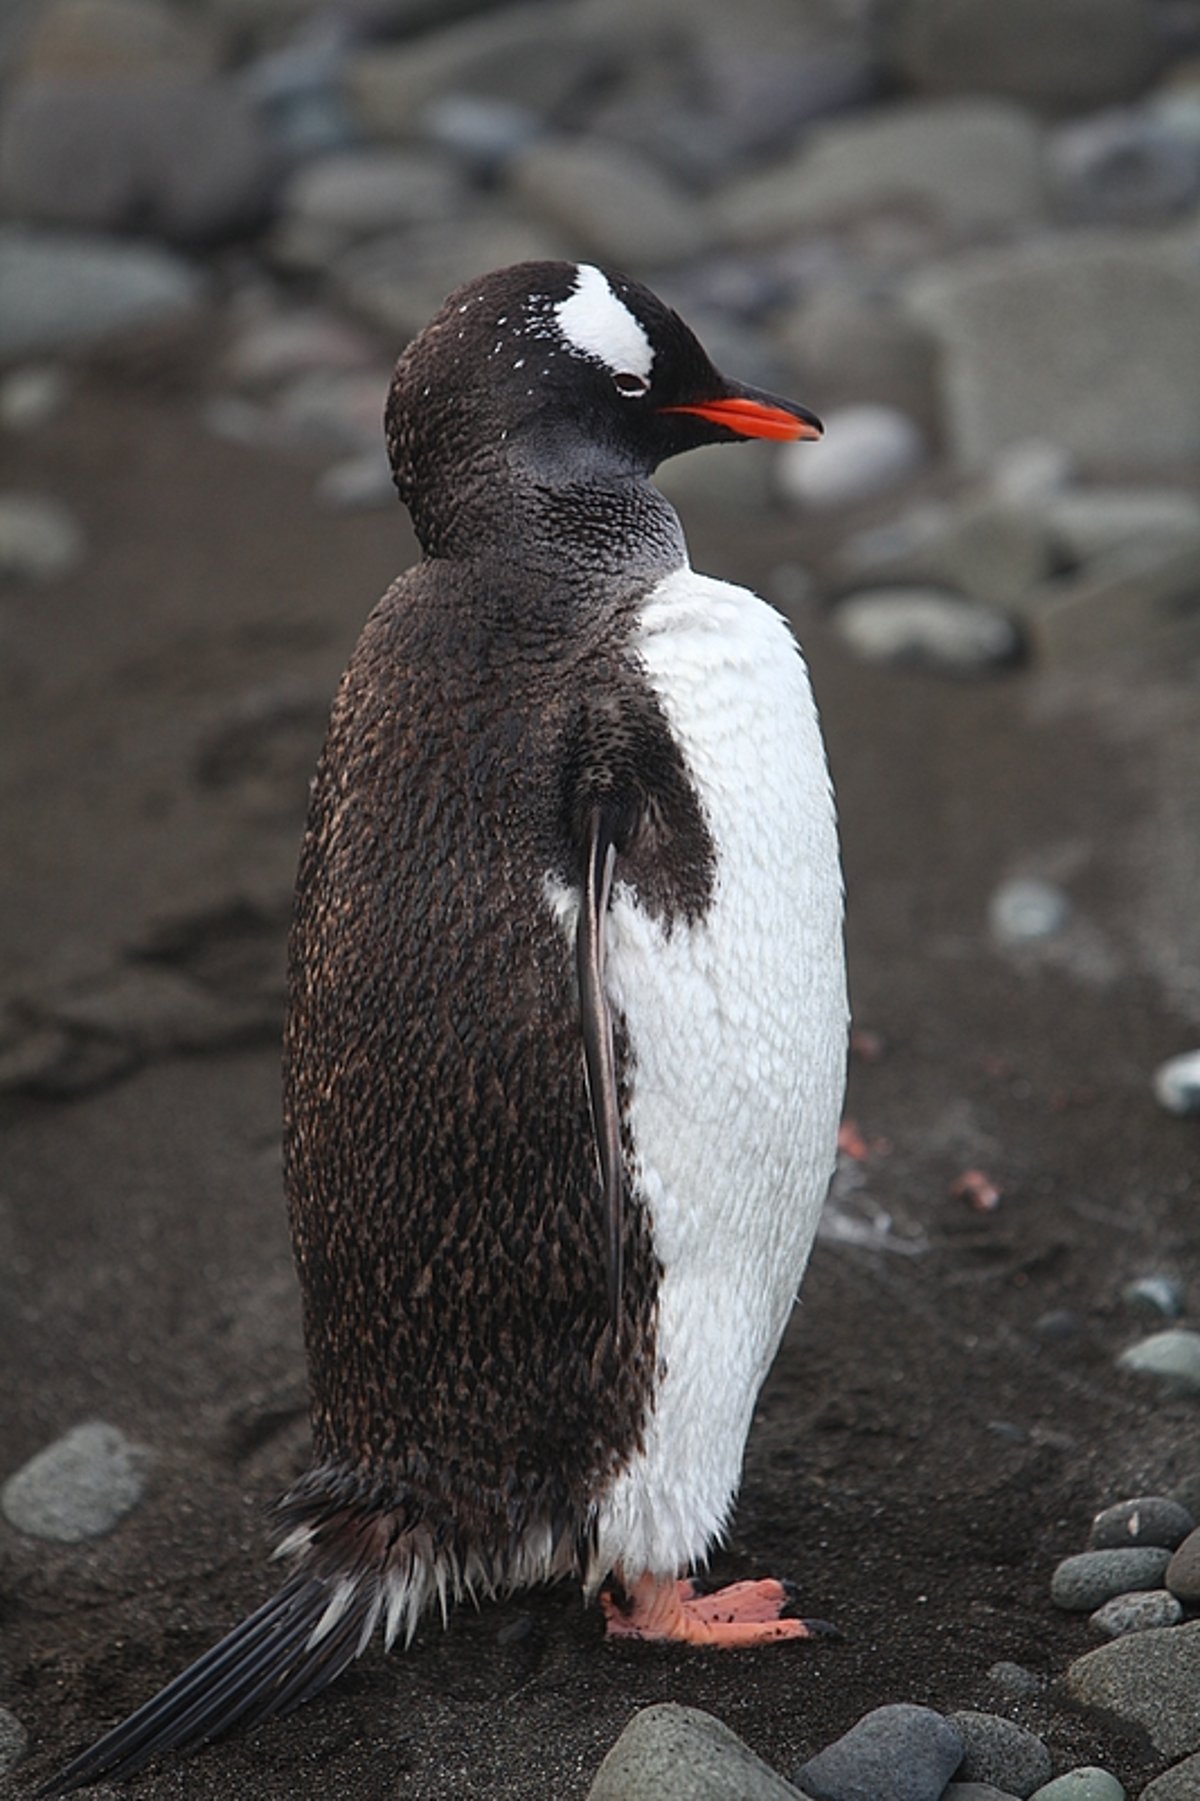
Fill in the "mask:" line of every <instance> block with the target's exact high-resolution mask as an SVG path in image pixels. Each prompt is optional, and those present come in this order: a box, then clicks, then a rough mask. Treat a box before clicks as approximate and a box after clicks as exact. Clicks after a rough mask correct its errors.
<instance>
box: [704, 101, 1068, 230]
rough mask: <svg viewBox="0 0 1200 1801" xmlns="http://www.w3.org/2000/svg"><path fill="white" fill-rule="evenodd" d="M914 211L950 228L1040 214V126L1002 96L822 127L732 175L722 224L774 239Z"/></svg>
mask: <svg viewBox="0 0 1200 1801" xmlns="http://www.w3.org/2000/svg"><path fill="white" fill-rule="evenodd" d="M897 209H899V211H900V212H901V213H915V215H916V216H917V217H918V218H923V219H927V220H929V221H930V222H931V223H932V224H933V226H934V227H935V229H937V230H939V231H943V232H946V233H949V234H951V235H953V236H961V237H971V236H973V235H975V234H977V233H985V232H992V231H998V230H1005V229H1011V228H1012V227H1013V226H1015V225H1021V224H1028V223H1029V221H1031V220H1036V219H1037V218H1039V217H1040V215H1041V213H1042V190H1041V175H1040V166H1039V140H1038V131H1037V127H1036V126H1035V125H1034V124H1033V122H1032V121H1031V120H1030V119H1029V118H1028V117H1027V116H1026V114H1025V113H1023V112H1022V111H1021V109H1020V108H1018V107H1012V106H1007V105H1005V104H1003V103H1002V102H998V101H957V100H954V101H936V102H932V103H930V104H928V105H924V106H907V107H902V108H898V109H895V110H893V111H890V112H885V113H869V114H867V115H865V116H863V117H861V118H853V119H848V120H845V121H838V122H837V123H834V124H829V125H822V126H818V127H816V128H815V129H814V130H812V131H811V132H809V133H807V134H806V136H805V138H804V142H803V145H802V147H801V148H800V150H799V151H798V152H796V153H795V154H794V155H793V156H791V157H790V158H789V159H788V160H787V161H785V162H782V163H779V164H776V165H775V166H774V167H772V168H769V169H767V170H764V171H763V172H762V173H761V174H757V175H751V176H747V177H745V178H743V179H742V180H741V181H734V182H731V183H730V184H729V185H728V186H727V187H726V188H725V189H724V190H723V192H722V193H721V195H720V196H719V197H718V200H717V202H716V208H715V210H716V217H717V221H718V227H719V229H721V230H722V231H723V234H724V236H725V238H726V240H727V241H729V242H730V243H735V244H757V243H764V242H768V243H769V242H772V241H775V240H779V239H785V238H788V237H793V236H796V235H798V234H800V233H803V232H808V231H813V230H816V229H818V228H820V227H823V226H828V225H833V224H837V223H839V222H843V221H849V222H852V221H855V220H858V219H861V218H862V217H863V216H865V215H871V214H878V213H885V212H893V211H895V210H897Z"/></svg>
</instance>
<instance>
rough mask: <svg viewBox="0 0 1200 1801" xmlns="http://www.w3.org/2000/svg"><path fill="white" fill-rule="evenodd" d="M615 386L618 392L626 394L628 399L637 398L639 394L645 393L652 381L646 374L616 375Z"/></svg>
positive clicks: (614, 378)
mask: <svg viewBox="0 0 1200 1801" xmlns="http://www.w3.org/2000/svg"><path fill="white" fill-rule="evenodd" d="M613 387H614V388H615V389H616V390H617V392H618V394H624V396H625V398H626V399H627V400H635V399H636V398H637V396H638V395H639V394H645V393H646V392H647V390H648V389H649V387H650V383H649V382H648V381H647V380H646V378H645V376H644V375H632V374H630V375H614V376H613Z"/></svg>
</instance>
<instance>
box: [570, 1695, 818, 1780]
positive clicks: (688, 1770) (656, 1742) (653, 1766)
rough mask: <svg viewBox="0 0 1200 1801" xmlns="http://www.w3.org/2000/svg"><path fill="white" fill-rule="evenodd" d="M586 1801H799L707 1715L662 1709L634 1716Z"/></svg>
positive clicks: (667, 1705) (670, 1704)
mask: <svg viewBox="0 0 1200 1801" xmlns="http://www.w3.org/2000/svg"><path fill="white" fill-rule="evenodd" d="M588 1801H797V1791H796V1789H794V1788H793V1787H792V1785H791V1783H789V1782H785V1781H784V1780H783V1778H782V1777H781V1776H777V1775H776V1773H775V1771H774V1770H772V1769H771V1768H770V1766H769V1765H768V1764H765V1763H763V1761H762V1759H761V1758H759V1757H756V1756H755V1755H754V1752H753V1751H751V1749H750V1747H749V1746H748V1745H744V1744H743V1743H742V1741H741V1739H740V1738H738V1737H737V1735H736V1733H733V1732H731V1731H730V1730H729V1728H728V1726H726V1725H724V1724H723V1723H722V1722H721V1721H720V1720H718V1719H714V1717H713V1716H712V1714H708V1713H701V1712H700V1711H699V1709H697V1708H695V1707H679V1706H677V1705H676V1704H675V1703H674V1702H664V1703H662V1704H660V1705H659V1706H657V1707H645V1708H643V1709H642V1711H641V1712H640V1713H635V1714H634V1716H633V1718H632V1719H631V1720H630V1722H629V1724H628V1725H627V1726H626V1728H625V1730H624V1732H622V1734H621V1736H620V1738H619V1739H618V1740H617V1742H616V1744H615V1745H614V1746H613V1747H612V1749H611V1750H610V1751H609V1753H608V1755H607V1757H606V1758H605V1759H604V1762H603V1763H602V1764H601V1765H600V1768H599V1769H598V1770H597V1772H596V1776H595V1780H594V1781H593V1783H592V1786H591V1788H590V1789H589V1790H588Z"/></svg>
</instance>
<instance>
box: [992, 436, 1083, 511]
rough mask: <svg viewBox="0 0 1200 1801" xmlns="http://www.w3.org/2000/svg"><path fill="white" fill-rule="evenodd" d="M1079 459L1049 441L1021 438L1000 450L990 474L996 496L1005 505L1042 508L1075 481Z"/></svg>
mask: <svg viewBox="0 0 1200 1801" xmlns="http://www.w3.org/2000/svg"><path fill="white" fill-rule="evenodd" d="M1076 471H1077V463H1076V459H1075V458H1074V457H1073V456H1072V454H1071V452H1070V451H1069V450H1067V449H1065V448H1064V447H1063V445H1061V444H1052V443H1051V442H1050V441H1049V440H1048V439H1046V438H1021V439H1019V440H1018V441H1017V442H1016V443H1015V444H1009V445H1007V446H1006V447H1005V448H1004V449H1002V450H999V451H997V453H996V457H995V460H994V462H993V463H992V466H991V468H990V469H989V471H988V483H989V487H990V489H991V492H992V494H993V495H994V496H995V498H996V499H997V500H998V501H1000V502H1001V503H1002V504H1005V505H1011V506H1019V507H1029V506H1042V505H1044V504H1045V503H1046V502H1047V500H1049V499H1050V498H1051V497H1052V496H1054V495H1056V494H1061V493H1062V492H1063V490H1064V489H1065V488H1066V487H1067V486H1068V485H1069V484H1070V483H1071V482H1072V481H1074V479H1075V475H1076Z"/></svg>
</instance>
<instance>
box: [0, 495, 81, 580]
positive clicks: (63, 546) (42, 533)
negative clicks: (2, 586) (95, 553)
mask: <svg viewBox="0 0 1200 1801" xmlns="http://www.w3.org/2000/svg"><path fill="white" fill-rule="evenodd" d="M82 555H83V533H82V532H81V531H80V529H79V526H78V525H77V524H76V522H75V519H74V516H73V515H72V514H71V513H70V512H68V510H67V508H66V507H65V506H63V504H62V502H61V501H58V500H52V499H50V498H49V497H48V496H46V495H42V494H12V493H9V494H0V582H4V581H27V582H50V581H53V580H54V579H55V577H56V576H60V575H65V574H66V573H67V571H68V570H69V569H72V568H74V566H75V564H76V563H78V561H79V559H80V558H81V556H82Z"/></svg>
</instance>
